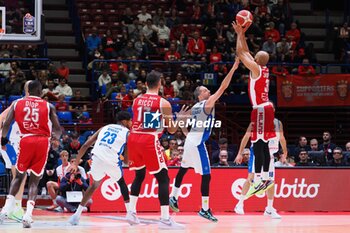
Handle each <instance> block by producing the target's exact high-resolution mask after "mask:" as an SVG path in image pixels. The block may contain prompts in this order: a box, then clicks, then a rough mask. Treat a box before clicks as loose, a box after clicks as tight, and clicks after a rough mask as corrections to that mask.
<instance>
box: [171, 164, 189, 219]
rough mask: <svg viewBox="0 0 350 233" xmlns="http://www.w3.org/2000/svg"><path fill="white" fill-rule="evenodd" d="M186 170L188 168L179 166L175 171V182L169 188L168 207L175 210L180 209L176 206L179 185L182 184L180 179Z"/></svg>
mask: <svg viewBox="0 0 350 233" xmlns="http://www.w3.org/2000/svg"><path fill="white" fill-rule="evenodd" d="M187 171H188V168H184V167H180V169H179V171H178V172H177V175H176V178H175V184H174V186H173V188H172V190H171V195H170V198H169V205H170V208H171V209H172V210H173V211H175V212H179V211H180V209H179V206H178V200H179V195H180V187H181V184H182V180H183V178H184V176H185V175H186V173H187Z"/></svg>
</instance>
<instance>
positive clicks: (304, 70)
mask: <svg viewBox="0 0 350 233" xmlns="http://www.w3.org/2000/svg"><path fill="white" fill-rule="evenodd" d="M298 74H300V75H316V71H315V69H314V67H313V66H312V65H310V62H309V59H307V58H304V59H303V64H302V65H299V67H298Z"/></svg>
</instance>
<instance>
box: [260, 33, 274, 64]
mask: <svg viewBox="0 0 350 233" xmlns="http://www.w3.org/2000/svg"><path fill="white" fill-rule="evenodd" d="M262 50H263V51H265V52H267V53H268V54H269V55H270V61H274V60H275V59H276V43H275V42H274V41H273V40H272V37H271V36H270V37H269V38H268V39H267V41H265V42H264V43H263V46H262Z"/></svg>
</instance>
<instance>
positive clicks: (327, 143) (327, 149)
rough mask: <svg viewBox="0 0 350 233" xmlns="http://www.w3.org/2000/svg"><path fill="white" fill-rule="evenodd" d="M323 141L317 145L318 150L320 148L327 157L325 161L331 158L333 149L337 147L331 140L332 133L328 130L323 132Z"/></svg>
mask: <svg viewBox="0 0 350 233" xmlns="http://www.w3.org/2000/svg"><path fill="white" fill-rule="evenodd" d="M322 138H323V143H322V144H321V145H320V146H319V150H322V151H323V152H324V153H325V155H326V158H327V161H329V160H331V159H332V158H333V150H334V149H335V148H336V147H337V146H336V145H335V144H333V143H332V142H331V139H332V135H331V133H330V132H329V131H324V132H323V136H322Z"/></svg>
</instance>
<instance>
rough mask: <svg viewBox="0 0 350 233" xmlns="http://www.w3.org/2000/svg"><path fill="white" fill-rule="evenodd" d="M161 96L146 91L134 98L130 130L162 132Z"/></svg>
mask: <svg viewBox="0 0 350 233" xmlns="http://www.w3.org/2000/svg"><path fill="white" fill-rule="evenodd" d="M162 99H163V98H162V97H161V96H159V95H157V94H150V93H146V94H143V95H141V96H139V97H137V98H136V99H135V100H134V103H133V106H132V112H133V118H132V127H131V132H139V133H141V132H142V133H162V131H163V127H162V111H161V102H162Z"/></svg>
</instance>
